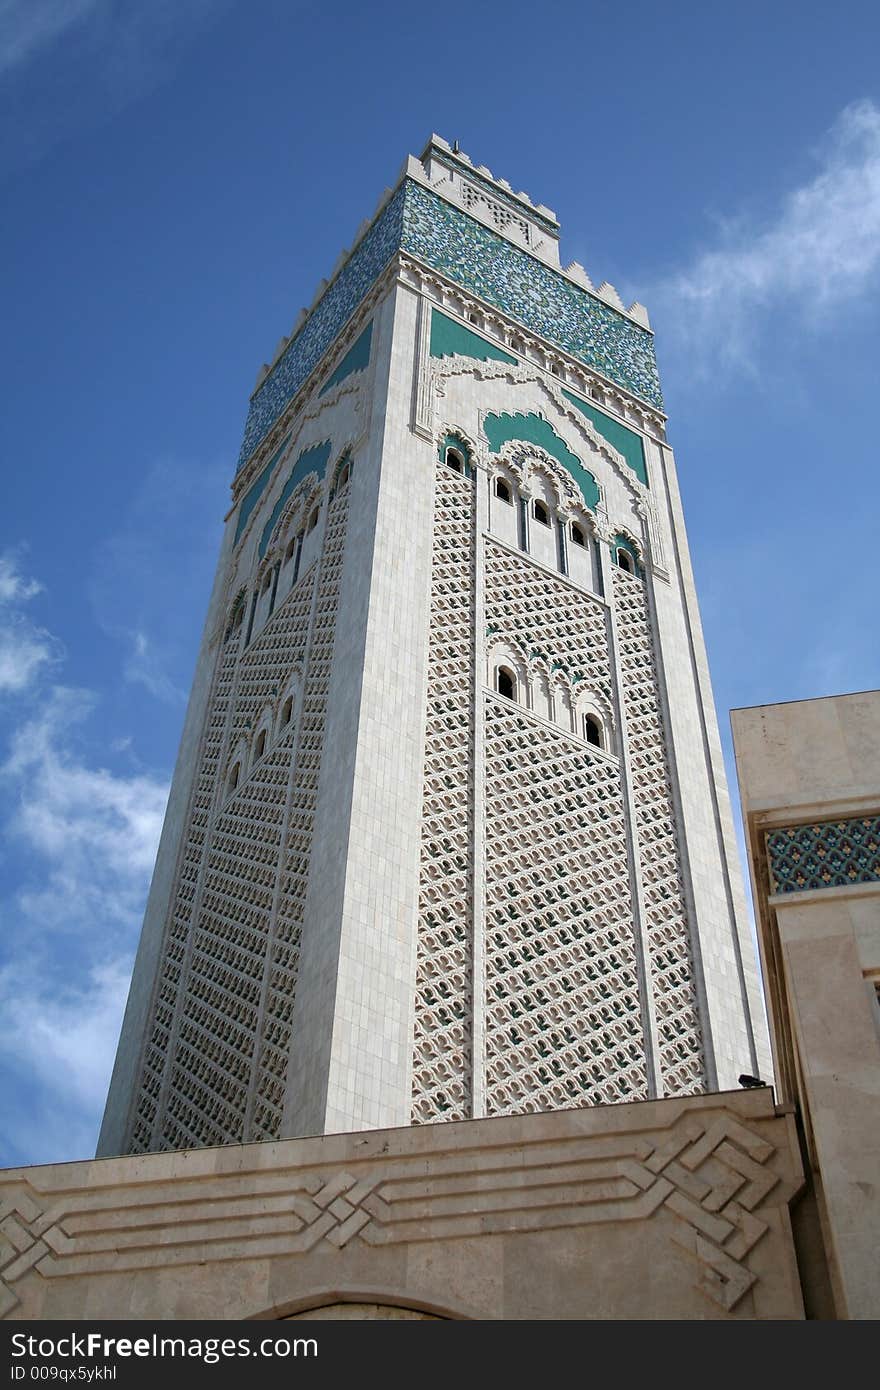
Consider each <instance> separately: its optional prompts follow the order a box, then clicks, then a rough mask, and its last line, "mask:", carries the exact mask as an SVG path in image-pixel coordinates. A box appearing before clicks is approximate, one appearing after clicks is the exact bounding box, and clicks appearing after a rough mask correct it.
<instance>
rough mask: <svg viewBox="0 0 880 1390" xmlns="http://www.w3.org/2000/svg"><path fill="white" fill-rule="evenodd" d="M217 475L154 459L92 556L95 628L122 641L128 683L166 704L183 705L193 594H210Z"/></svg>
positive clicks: (191, 465)
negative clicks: (96, 625)
mask: <svg viewBox="0 0 880 1390" xmlns="http://www.w3.org/2000/svg"><path fill="white" fill-rule="evenodd" d="M216 477H217V469H216V468H210V467H207V466H205V465H204V464H200V463H195V462H192V461H184V462H181V461H180V460H176V459H167V458H166V459H161V460H157V461H156V462H154V463H153V464H152V465H151V466H150V467H149V468H148V469H147V470H146V471H145V472H144V474H143V477H142V479H141V482H140V485H139V486H138V488H137V491H136V492H135V493H134V494H133V495H132V497H131V499H130V501H129V503H128V506H127V508H126V510H125V512H124V513H123V514H122V515H121V516H120V517H119V519H118V526H117V529H116V530H115V532H114V533H113V534H111V535H109V536H106V537H105V538H104V539H103V540H102V541H101V543H100V545H99V546H98V547H97V549H96V551H95V555H94V560H93V568H92V575H91V579H90V581H89V595H90V598H91V601H92V605H93V609H94V613H95V618H96V620H97V621H98V623H99V624H100V625H101V627H102V628H103V630H104V631H105V632H106V633H107V634H108V636H111V637H113V638H114V639H115V640H117V641H119V642H121V643H122V646H123V649H124V651H125V661H124V666H123V674H124V676H125V679H126V680H127V681H130V682H131V683H132V684H134V685H140V686H142V687H143V688H144V689H145V690H147V691H149V693H150V694H151V695H152V696H154V697H155V698H156V699H158V700H161V701H163V702H164V703H166V704H169V705H175V704H176V705H182V704H184V703H185V701H186V691H185V689H184V688H183V687H184V684H185V682H186V681H187V680H188V678H189V663H190V661H191V660H192V656H191V652H192V647H193V642H194V639H195V638H196V637H197V633H196V632H195V631H194V630H193V624H194V622H195V621H196V619H195V613H196V611H197V609H198V604H193V601H192V596H193V595H194V594H198V593H199V592H201V593H203V594H204V596H205V599H207V597H208V593H209V591H210V575H211V570H212V567H213V564H214V556H215V554H216V548H217V540H218V532H219V529H220V526H219V518H218V517H217V515H216V512H215V510H214V508H213V505H212V503H211V501H210V499H211V498H212V497H213V496H215V490H214V485H215V482H216Z"/></svg>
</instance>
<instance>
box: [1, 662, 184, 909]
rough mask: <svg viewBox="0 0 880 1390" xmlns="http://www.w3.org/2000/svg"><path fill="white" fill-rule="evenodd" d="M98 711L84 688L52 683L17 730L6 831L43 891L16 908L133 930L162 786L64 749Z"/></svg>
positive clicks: (9, 767) (7, 768)
mask: <svg viewBox="0 0 880 1390" xmlns="http://www.w3.org/2000/svg"><path fill="white" fill-rule="evenodd" d="M93 708H94V699H93V697H92V696H91V695H89V693H88V692H85V691H81V690H72V689H69V688H67V687H63V686H62V687H56V688H55V689H54V690H53V691H52V693H51V695H50V696H49V697H48V698H47V699H45V700H44V701H43V702H42V708H41V712H40V715H39V716H38V717H37V718H36V719H30V720H25V721H24V722H22V723H21V724H19V726H18V727H17V729H16V731H15V739H14V746H13V750H12V752H11V754H10V756H9V758H8V759H7V761H6V763H5V765H4V767H3V768H2V775H3V776H4V778H5V779H6V780H7V783H8V784H11V785H12V786H13V787H15V788H16V789H17V805H16V808H15V810H14V811H13V813H12V815H11V816H10V818H9V820H8V821H7V833H8V834H10V835H12V836H15V837H16V838H18V839H19V840H22V841H24V842H25V843H26V846H27V848H28V849H29V850H30V851H31V852H32V853H34V854H36V855H38V856H39V857H40V859H41V860H42V863H43V870H42V872H41V873H40V876H39V877H40V888H39V890H33V889H24V890H23V891H22V892H21V893H20V895H19V902H20V904H21V905H22V906H23V907H24V908H25V910H26V911H27V912H28V913H29V914H31V915H37V914H39V915H40V916H41V917H42V918H43V920H44V922H46V921H58V920H65V921H70V920H71V919H75V920H76V921H80V920H83V919H86V920H92V919H94V917H95V915H96V914H100V915H102V916H106V915H107V914H110V915H111V916H112V917H113V919H114V920H115V921H117V922H118V923H119V924H121V925H129V926H130V925H132V923H133V920H135V919H136V918H137V916H139V913H140V910H141V907H142V905H143V894H144V889H145V886H146V882H147V879H148V877H149V873H150V869H151V868H152V864H153V859H154V857H155V853H156V846H157V844H158V840H159V832H160V830H161V827H162V816H163V814H164V810H165V800H166V788H165V786H164V785H162V784H159V783H157V782H156V781H155V780H154V779H153V778H151V777H148V776H145V775H143V774H137V775H134V776H120V775H118V774H115V773H113V772H110V771H108V770H107V769H106V768H102V767H97V768H95V767H89V766H87V765H86V764H85V763H83V761H82V760H81V759H80V758H78V757H77V756H76V754H75V752H74V751H72V750H71V748H70V747H69V745H68V740H69V738H70V735H71V731H72V730H73V729H74V727H75V726H76V725H77V724H78V723H81V722H82V721H83V720H84V719H86V718H87V717H88V715H89V714H90V713H91V712H92V709H93Z"/></svg>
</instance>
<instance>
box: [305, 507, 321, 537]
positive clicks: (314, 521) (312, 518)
mask: <svg viewBox="0 0 880 1390" xmlns="http://www.w3.org/2000/svg"><path fill="white" fill-rule="evenodd" d="M319 512H320V508H319V507H313V508H312V514H311V516H310V517H309V521H308V525H307V526H306V531H307V532H308V531H314V529H315V527H316V526H317V524H318V514H319Z"/></svg>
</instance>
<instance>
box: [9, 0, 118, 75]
mask: <svg viewBox="0 0 880 1390" xmlns="http://www.w3.org/2000/svg"><path fill="white" fill-rule="evenodd" d="M99 4H100V0H0V72H3V71H5V70H6V69H9V68H14V67H17V66H18V64H19V63H23V62H25V61H26V60H27V59H29V58H31V57H33V56H34V54H36V53H37V52H39V50H40V49H41V48H44V47H45V46H46V44H49V43H51V42H52V41H53V40H55V39H58V38H60V37H61V35H62V34H64V32H65V31H66V30H67V29H70V28H71V26H73V25H75V24H78V23H79V22H80V21H81V20H83V19H85V18H86V17H87V16H88V15H89V14H91V13H92V12H93V11H94V10H96V9H97V8H98V6H99Z"/></svg>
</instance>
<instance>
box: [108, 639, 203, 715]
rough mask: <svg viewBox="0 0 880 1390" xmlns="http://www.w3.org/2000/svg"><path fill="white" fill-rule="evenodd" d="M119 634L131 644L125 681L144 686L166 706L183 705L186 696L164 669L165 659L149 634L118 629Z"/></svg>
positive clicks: (126, 664)
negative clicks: (163, 662)
mask: <svg viewBox="0 0 880 1390" xmlns="http://www.w3.org/2000/svg"><path fill="white" fill-rule="evenodd" d="M117 632H119V633H121V634H122V635H125V636H127V638H128V640H129V641H130V643H131V652H130V653H129V657H128V660H127V661H126V663H125V670H124V675H125V679H126V680H127V681H131V682H132V684H133V685H142V686H143V687H144V689H145V690H148V691H149V693H150V694H151V695H154V696H155V697H156V699H157V700H163V701H164V702H165V703H166V704H171V705H176V704H182V703H183V702H184V701H185V700H186V694H185V692H184V691H183V690H181V689H180V687H179V686H177V685H175V684H174V682H173V680H172V679H171V677H170V676H169V675H168V674H167V673H166V672H165V671H164V670H163V669H162V661H163V657H162V655H161V654H160V653H158V652H157V651H156V647H155V643H153V642H152V641H151V640H150V638H149V637H148V636H147V634H146V633H145V632H140V631H136V632H125V630H124V629H121V630H120V629H117Z"/></svg>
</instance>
